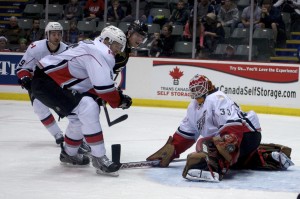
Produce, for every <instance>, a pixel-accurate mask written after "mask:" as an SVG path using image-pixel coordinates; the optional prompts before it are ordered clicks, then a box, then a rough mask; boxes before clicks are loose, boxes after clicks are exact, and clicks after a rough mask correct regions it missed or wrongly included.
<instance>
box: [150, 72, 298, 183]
mask: <svg viewBox="0 0 300 199" xmlns="http://www.w3.org/2000/svg"><path fill="white" fill-rule="evenodd" d="M189 89H190V94H191V98H192V99H193V100H192V101H191V103H190V104H189V106H188V109H187V114H186V116H185V118H184V119H183V120H182V121H181V123H180V126H179V127H178V129H177V130H176V132H175V133H174V135H173V136H172V137H171V136H170V137H169V139H168V141H167V143H166V144H165V145H164V146H163V147H162V148H161V149H160V150H158V151H157V152H156V153H154V154H153V155H151V156H149V157H148V158H147V160H161V161H160V166H161V167H167V166H168V165H169V163H170V162H171V161H172V160H173V159H174V158H178V157H179V155H180V154H181V153H183V152H184V151H185V150H187V149H188V148H190V147H191V146H192V145H193V144H194V143H197V144H196V152H194V153H191V154H189V155H188V157H187V162H186V166H185V168H184V170H183V174H182V175H183V177H184V178H186V179H189V180H196V181H216V182H218V181H220V180H222V178H223V176H224V175H225V174H226V172H227V171H228V170H229V168H234V169H245V168H246V169H269V170H275V169H283V170H285V169H287V168H288V167H289V166H291V165H293V163H292V161H291V160H290V154H291V149H290V148H289V147H286V146H282V145H277V144H260V141H261V133H260V131H261V127H260V123H259V119H258V117H257V115H256V113H255V112H254V111H249V112H247V113H246V112H243V111H242V110H241V109H240V108H239V106H238V105H237V104H236V103H235V102H233V101H232V100H231V99H230V98H229V97H228V96H226V95H225V94H224V93H223V92H221V91H218V90H217V89H216V88H215V86H214V85H213V84H212V82H211V81H210V80H209V79H208V78H207V77H205V76H203V75H196V76H194V77H193V78H192V79H191V81H190V84H189Z"/></svg>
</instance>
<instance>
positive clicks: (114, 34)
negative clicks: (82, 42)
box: [99, 26, 126, 51]
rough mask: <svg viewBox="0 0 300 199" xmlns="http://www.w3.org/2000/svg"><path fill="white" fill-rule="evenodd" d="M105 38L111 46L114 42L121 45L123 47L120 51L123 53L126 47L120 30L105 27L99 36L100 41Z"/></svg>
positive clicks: (123, 35)
mask: <svg viewBox="0 0 300 199" xmlns="http://www.w3.org/2000/svg"><path fill="white" fill-rule="evenodd" d="M106 38H108V39H109V43H111V44H112V42H114V41H115V42H117V43H119V44H121V45H122V46H123V47H122V51H124V49H125V46H126V36H125V34H124V32H123V31H122V30H120V29H119V28H117V27H115V26H107V27H105V28H104V29H103V30H102V32H101V34H100V36H99V39H100V41H103V40H105V39H106Z"/></svg>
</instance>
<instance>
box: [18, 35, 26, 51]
mask: <svg viewBox="0 0 300 199" xmlns="http://www.w3.org/2000/svg"><path fill="white" fill-rule="evenodd" d="M27 47H28V46H27V39H25V38H20V39H19V47H18V48H17V49H16V52H22V53H24V52H26V50H27Z"/></svg>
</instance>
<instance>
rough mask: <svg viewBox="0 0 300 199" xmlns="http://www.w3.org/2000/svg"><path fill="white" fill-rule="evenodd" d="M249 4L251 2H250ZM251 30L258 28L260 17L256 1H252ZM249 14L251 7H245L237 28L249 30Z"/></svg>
mask: <svg viewBox="0 0 300 199" xmlns="http://www.w3.org/2000/svg"><path fill="white" fill-rule="evenodd" d="M250 3H251V0H250ZM253 6H254V7H253V28H254V29H255V28H260V25H259V22H260V16H261V8H260V7H259V6H258V5H257V0H254V5H253ZM250 14H251V6H250V5H249V6H247V7H246V8H244V9H243V12H242V16H241V22H242V23H239V24H238V27H239V28H249V27H250Z"/></svg>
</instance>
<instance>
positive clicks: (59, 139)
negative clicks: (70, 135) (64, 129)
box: [54, 133, 64, 144]
mask: <svg viewBox="0 0 300 199" xmlns="http://www.w3.org/2000/svg"><path fill="white" fill-rule="evenodd" d="M54 138H55V142H56V144H61V143H63V142H64V136H63V134H61V133H57V134H56V135H55V136H54Z"/></svg>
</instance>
